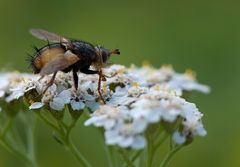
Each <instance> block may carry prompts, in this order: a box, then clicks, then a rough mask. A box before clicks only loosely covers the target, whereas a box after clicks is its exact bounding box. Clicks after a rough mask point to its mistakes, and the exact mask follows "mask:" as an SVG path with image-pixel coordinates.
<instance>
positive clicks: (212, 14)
mask: <svg viewBox="0 0 240 167" xmlns="http://www.w3.org/2000/svg"><path fill="white" fill-rule="evenodd" d="M239 9H240V2H239V1H234V0H201V1H200V0H199V1H196V0H182V1H179V0H168V1H164V0H158V1H157V0H156V1H150V0H148V1H147V0H146V1H125V0H121V1H92V0H89V1H81V0H72V1H70V0H59V1H49V0H41V1H37V0H21V1H20V0H0V22H1V26H0V50H1V53H0V68H1V69H7V70H20V71H26V72H30V70H29V69H28V68H27V67H28V63H27V62H26V61H25V58H26V52H29V53H33V50H32V49H31V47H30V46H31V45H33V44H35V45H37V46H42V45H44V44H45V43H44V42H43V41H40V40H37V39H35V38H34V37H32V36H31V35H30V34H29V33H28V29H29V28H44V29H47V30H49V31H53V32H56V33H59V34H62V35H64V36H67V37H75V38H80V39H84V40H87V41H90V42H93V43H98V44H102V45H104V46H106V47H107V48H116V47H117V48H120V50H121V56H119V57H117V56H116V57H112V61H113V62H114V63H119V64H124V65H130V64H132V63H135V64H137V65H141V63H142V62H143V61H144V60H148V61H149V62H151V64H153V65H154V66H156V67H159V66H160V65H161V64H166V63H167V64H172V65H173V66H174V67H175V69H176V71H179V72H184V70H185V69H186V68H192V69H194V70H195V71H196V72H197V74H198V79H199V81H200V82H202V83H206V84H208V85H210V86H211V87H212V92H211V94H210V95H203V94H200V93H193V96H192V97H191V99H190V101H192V102H195V103H196V104H197V106H198V107H199V109H200V111H201V112H203V113H204V115H205V116H204V119H203V121H204V124H205V127H206V129H207V131H208V135H207V137H205V138H198V139H197V140H195V142H194V143H193V144H192V145H190V146H188V147H186V148H185V149H183V150H182V151H181V152H179V153H178V154H177V156H176V157H175V159H174V161H173V162H172V164H171V166H175V167H178V166H184V167H192V166H195V167H202V166H206V167H213V166H214V167H215V166H216V167H238V166H240V123H239V118H240V110H239V104H237V103H239V99H240V96H239V93H240V91H239V85H240V77H239V75H240V65H239V63H240V61H239V60H240V10H239ZM80 124H81V122H79V126H80ZM38 131H39V133H38V136H37V143H38V161H39V162H40V166H44V167H51V166H58V167H64V166H68V167H76V166H77V165H78V164H77V162H76V161H75V159H74V158H73V157H71V155H70V154H69V153H66V152H65V151H63V149H62V148H61V146H60V145H59V144H57V143H56V142H55V141H54V140H53V139H52V137H51V131H50V130H49V129H48V128H47V127H46V126H45V125H42V124H41V125H40V126H39V127H38ZM96 135H97V134H95V133H94V130H93V129H92V128H84V129H81V128H75V130H74V140H75V141H76V142H77V143H78V146H79V148H81V150H83V152H84V154H85V155H86V156H87V157H88V158H90V159H91V160H93V159H94V160H95V161H94V162H93V163H94V165H95V166H97V167H104V166H105V165H106V159H105V157H104V155H103V153H101V152H98V153H97V151H98V150H99V148H100V147H101V143H100V142H99V141H95V140H94V138H95V136H96ZM93 153H95V154H93ZM0 166H1V167H15V166H23V164H21V162H19V161H18V160H17V159H15V157H13V156H12V155H11V154H9V153H8V152H6V151H5V150H3V149H2V148H0Z"/></svg>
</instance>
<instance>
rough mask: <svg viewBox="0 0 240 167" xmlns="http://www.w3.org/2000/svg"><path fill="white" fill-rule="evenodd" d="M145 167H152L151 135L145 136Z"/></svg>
mask: <svg viewBox="0 0 240 167" xmlns="http://www.w3.org/2000/svg"><path fill="white" fill-rule="evenodd" d="M147 141H148V145H147V167H151V166H152V161H153V155H154V149H153V140H152V138H151V134H147Z"/></svg>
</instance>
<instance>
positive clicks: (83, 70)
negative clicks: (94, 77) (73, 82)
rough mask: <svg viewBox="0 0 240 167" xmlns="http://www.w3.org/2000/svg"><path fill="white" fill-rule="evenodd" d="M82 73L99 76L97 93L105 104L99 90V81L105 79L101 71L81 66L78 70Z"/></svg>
mask: <svg viewBox="0 0 240 167" xmlns="http://www.w3.org/2000/svg"><path fill="white" fill-rule="evenodd" d="M80 71H81V72H82V73H84V74H98V75H99V78H98V89H97V90H98V94H99V97H100V99H101V100H102V101H103V103H104V104H106V102H105V100H104V98H103V96H102V92H101V83H102V81H106V78H105V77H104V75H103V74H102V71H101V70H100V71H93V70H89V69H88V68H83V69H81V70H80Z"/></svg>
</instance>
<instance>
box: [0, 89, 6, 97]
mask: <svg viewBox="0 0 240 167" xmlns="http://www.w3.org/2000/svg"><path fill="white" fill-rule="evenodd" d="M4 94H5V92H4V91H2V90H0V98H1V97H3V96H4Z"/></svg>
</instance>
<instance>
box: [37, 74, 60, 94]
mask: <svg viewBox="0 0 240 167" xmlns="http://www.w3.org/2000/svg"><path fill="white" fill-rule="evenodd" d="M56 75H57V72H55V73H54V74H53V76H52V78H51V80H50V82H49V83H48V84H47V87H46V88H45V89H44V91H43V92H42V93H41V94H40V95H44V94H45V93H46V91H47V90H48V88H49V87H50V86H52V84H53V82H54V80H55V77H56Z"/></svg>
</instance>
